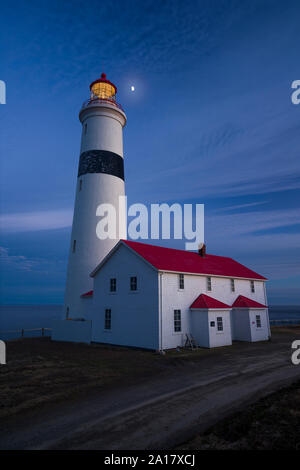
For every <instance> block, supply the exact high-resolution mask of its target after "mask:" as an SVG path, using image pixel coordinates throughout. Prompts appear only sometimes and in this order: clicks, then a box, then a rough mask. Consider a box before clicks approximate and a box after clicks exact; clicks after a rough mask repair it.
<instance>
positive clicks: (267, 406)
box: [179, 382, 300, 450]
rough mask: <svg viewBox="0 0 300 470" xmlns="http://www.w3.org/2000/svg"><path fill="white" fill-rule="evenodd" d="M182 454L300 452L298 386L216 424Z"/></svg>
mask: <svg viewBox="0 0 300 470" xmlns="http://www.w3.org/2000/svg"><path fill="white" fill-rule="evenodd" d="M179 448H180V449H185V450H196V449H197V450H300V382H297V383H295V384H293V385H292V386H290V387H287V388H285V389H282V390H279V391H278V392H275V393H273V394H271V395H269V396H268V397H266V398H263V399H261V400H259V401H258V402H257V403H255V404H253V405H250V406H248V407H247V408H246V409H244V410H243V411H241V412H239V413H235V414H233V415H232V416H230V417H228V418H226V419H224V420H222V421H220V422H219V423H218V424H216V425H215V426H213V427H212V428H210V429H208V430H207V431H206V432H204V433H201V434H199V435H198V436H196V437H195V438H194V439H192V440H191V441H189V442H186V443H185V444H182V445H181V446H179Z"/></svg>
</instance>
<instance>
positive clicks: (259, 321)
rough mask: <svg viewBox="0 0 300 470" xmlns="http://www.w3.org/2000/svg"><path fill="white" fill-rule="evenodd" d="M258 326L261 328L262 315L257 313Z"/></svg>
mask: <svg viewBox="0 0 300 470" xmlns="http://www.w3.org/2000/svg"><path fill="white" fill-rule="evenodd" d="M256 328H261V318H260V315H256Z"/></svg>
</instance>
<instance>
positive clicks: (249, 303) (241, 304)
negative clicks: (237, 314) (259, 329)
mask: <svg viewBox="0 0 300 470" xmlns="http://www.w3.org/2000/svg"><path fill="white" fill-rule="evenodd" d="M232 307H233V308H267V305H263V304H260V303H259V302H256V301H255V300H252V299H248V297H244V296H243V295H239V296H238V297H237V298H236V300H235V301H234V302H233V304H232Z"/></svg>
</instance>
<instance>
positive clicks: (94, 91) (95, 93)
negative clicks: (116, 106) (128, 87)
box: [90, 73, 117, 101]
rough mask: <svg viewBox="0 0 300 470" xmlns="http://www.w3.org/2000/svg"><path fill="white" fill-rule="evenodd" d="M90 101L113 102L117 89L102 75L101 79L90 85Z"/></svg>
mask: <svg viewBox="0 0 300 470" xmlns="http://www.w3.org/2000/svg"><path fill="white" fill-rule="evenodd" d="M90 90H91V100H99V99H100V100H109V101H115V99H116V93H117V87H116V86H115V85H114V84H113V83H112V82H110V81H109V80H108V79H107V78H106V74H105V73H102V74H101V77H100V78H98V79H97V80H95V81H94V82H92V83H91V84H90Z"/></svg>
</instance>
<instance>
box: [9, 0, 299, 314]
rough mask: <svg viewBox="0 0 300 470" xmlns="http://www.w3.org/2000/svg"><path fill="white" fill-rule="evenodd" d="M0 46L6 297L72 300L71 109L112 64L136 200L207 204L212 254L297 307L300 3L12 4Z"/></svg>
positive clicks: (77, 131)
mask: <svg viewBox="0 0 300 470" xmlns="http://www.w3.org/2000/svg"><path fill="white" fill-rule="evenodd" d="M0 41H1V52H0V64H1V67H0V79H1V80H4V81H5V83H6V90H7V95H6V104H5V105H0V154H1V163H0V170H1V172H0V183H1V189H0V210H1V213H0V227H1V231H0V267H1V283H0V303H2V304H43V303H44V304H61V303H62V302H63V295H64V286H65V276H66V266H67V257H68V249H69V243H70V234H71V224H72V213H73V205H74V197H75V184H76V177H77V168H78V160H79V148H80V136H81V125H80V122H79V120H78V112H79V110H80V107H81V104H82V102H83V101H84V100H86V99H87V98H88V97H89V84H90V83H91V82H92V81H93V80H95V79H97V78H99V77H100V74H101V73H102V72H105V73H106V74H107V76H108V78H109V79H110V80H111V81H112V82H113V83H115V84H116V85H117V87H118V95H117V100H118V101H119V102H120V103H121V104H122V106H123V108H124V109H125V112H126V115H127V125H126V127H125V129H124V155H125V178H126V193H127V196H128V199H129V203H133V202H139V203H145V204H150V203H151V202H160V203H162V202H179V203H182V204H183V203H194V204H195V203H203V204H205V241H206V244H207V251H208V253H212V254H217V255H224V256H230V257H233V258H235V259H237V260H238V261H239V262H241V263H243V264H245V265H246V266H248V267H250V268H252V269H254V270H255V271H257V272H259V273H260V274H262V275H264V276H266V277H268V279H269V281H268V286H267V291H268V297H269V303H270V305H275V304H300V288H299V285H300V268H299V266H300V259H299V258H300V256H299V248H300V236H299V232H300V211H299V206H300V197H299V195H300V158H299V149H300V105H295V104H293V103H292V101H291V94H292V89H291V84H292V82H293V81H294V80H297V79H298V80H299V79H300V62H299V47H297V46H298V45H299V42H300V3H299V1H298V0H296V1H291V0H286V1H284V2H282V1H276V0H273V1H268V0H264V1H262V0H243V1H241V0H215V1H214V0H199V1H196V0H189V1H186V2H183V1H177V0H172V1H169V0H164V1H163V0H154V1H153V0H143V1H142V2H141V1H133V0H131V1H129V0H121V1H110V2H100V1H99V0H85V1H81V0H80V1H79V0H72V2H66V1H55V0H54V1H53V0H52V1H47V0H45V1H41V0H39V1H35V0H33V1H29V2H25V1H18V0H16V1H15V2H14V4H13V5H10V4H9V3H6V4H2V5H1V19H0ZM131 85H134V86H135V92H134V93H132V92H131V90H130V87H131ZM162 244H164V245H165V246H174V247H178V248H182V249H183V248H184V242H182V241H180V242H179V241H176V242H175V241H172V240H170V241H166V240H164V241H163V242H162ZM96 264H97V262H95V265H96Z"/></svg>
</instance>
